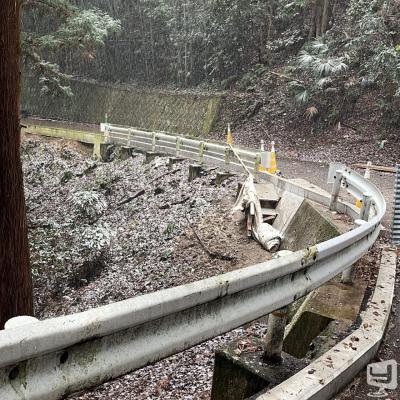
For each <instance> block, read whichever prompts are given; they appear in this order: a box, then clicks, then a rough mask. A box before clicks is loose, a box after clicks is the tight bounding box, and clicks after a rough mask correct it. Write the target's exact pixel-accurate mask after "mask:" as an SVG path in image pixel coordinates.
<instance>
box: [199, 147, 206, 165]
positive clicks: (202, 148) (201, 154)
mask: <svg viewBox="0 0 400 400" xmlns="http://www.w3.org/2000/svg"><path fill="white" fill-rule="evenodd" d="M204 150H205V144H204V142H200V143H199V163H200V164H202V163H203V162H204Z"/></svg>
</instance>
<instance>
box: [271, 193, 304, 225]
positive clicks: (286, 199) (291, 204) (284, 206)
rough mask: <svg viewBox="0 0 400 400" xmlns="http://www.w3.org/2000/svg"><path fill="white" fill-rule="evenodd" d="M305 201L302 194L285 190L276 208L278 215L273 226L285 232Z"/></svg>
mask: <svg viewBox="0 0 400 400" xmlns="http://www.w3.org/2000/svg"><path fill="white" fill-rule="evenodd" d="M303 201H304V199H303V198H302V197H300V196H297V195H295V194H292V193H289V192H284V193H283V194H282V198H281V199H280V201H279V203H278V206H277V207H276V209H275V211H276V213H277V216H276V219H275V221H274V223H273V224H272V226H273V227H274V228H275V229H276V230H278V231H279V232H284V231H285V230H286V228H287V226H288V224H289V222H290V221H291V220H292V218H293V217H294V215H295V214H296V212H297V211H298V209H299V208H300V206H301V204H302V203H303Z"/></svg>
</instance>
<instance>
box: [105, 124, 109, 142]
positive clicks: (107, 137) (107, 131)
mask: <svg viewBox="0 0 400 400" xmlns="http://www.w3.org/2000/svg"><path fill="white" fill-rule="evenodd" d="M104 142H105V143H110V125H108V124H107V123H106V125H105V128H104Z"/></svg>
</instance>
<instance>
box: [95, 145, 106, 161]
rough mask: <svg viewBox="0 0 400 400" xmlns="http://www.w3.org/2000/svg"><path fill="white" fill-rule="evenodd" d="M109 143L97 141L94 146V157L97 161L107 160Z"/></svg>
mask: <svg viewBox="0 0 400 400" xmlns="http://www.w3.org/2000/svg"><path fill="white" fill-rule="evenodd" d="M107 148H108V145H107V144H103V143H95V144H94V146H93V158H94V159H95V160H97V161H107Z"/></svg>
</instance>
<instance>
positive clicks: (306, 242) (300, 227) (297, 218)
mask: <svg viewBox="0 0 400 400" xmlns="http://www.w3.org/2000/svg"><path fill="white" fill-rule="evenodd" d="M339 235H340V232H339V230H338V229H337V227H336V226H335V225H334V224H333V223H332V222H330V221H329V220H328V219H327V218H326V217H325V216H324V215H323V213H322V212H320V211H319V209H317V208H316V207H315V206H314V204H313V203H312V202H310V201H309V200H303V202H302V203H301V205H300V207H299V208H298V209H297V211H296V213H295V215H294V216H293V217H292V218H291V219H290V220H289V223H288V224H287V225H286V227H285V229H284V230H283V240H282V245H281V249H284V250H291V251H297V250H301V249H305V248H306V247H308V246H313V245H315V244H317V243H321V242H324V241H326V240H329V239H332V238H333V237H336V236H339Z"/></svg>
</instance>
